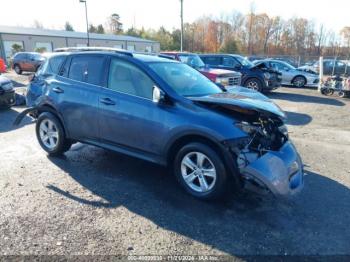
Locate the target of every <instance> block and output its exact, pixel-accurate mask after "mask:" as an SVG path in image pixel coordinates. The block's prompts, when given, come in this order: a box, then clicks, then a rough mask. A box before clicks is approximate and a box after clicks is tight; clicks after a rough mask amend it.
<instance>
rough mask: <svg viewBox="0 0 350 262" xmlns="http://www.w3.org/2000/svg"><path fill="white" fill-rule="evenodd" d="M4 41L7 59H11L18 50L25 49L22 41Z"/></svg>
mask: <svg viewBox="0 0 350 262" xmlns="http://www.w3.org/2000/svg"><path fill="white" fill-rule="evenodd" d="M3 43H4V51H5V56H6V59H9V58H10V57H12V56H13V55H14V54H16V53H18V52H21V51H24V44H23V42H22V41H4V42H3Z"/></svg>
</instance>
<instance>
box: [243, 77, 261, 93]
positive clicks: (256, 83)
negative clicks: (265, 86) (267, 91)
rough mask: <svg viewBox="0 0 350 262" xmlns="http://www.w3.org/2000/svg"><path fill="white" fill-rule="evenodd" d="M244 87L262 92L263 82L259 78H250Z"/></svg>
mask: <svg viewBox="0 0 350 262" xmlns="http://www.w3.org/2000/svg"><path fill="white" fill-rule="evenodd" d="M244 86H245V87H246V88H249V89H252V90H255V91H258V92H261V91H262V84H261V81H260V80H259V79H257V78H250V79H248V80H247V81H246V82H245V83H244Z"/></svg>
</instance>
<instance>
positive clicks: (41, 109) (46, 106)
mask: <svg viewBox="0 0 350 262" xmlns="http://www.w3.org/2000/svg"><path fill="white" fill-rule="evenodd" d="M44 112H49V113H51V114H53V115H54V116H55V117H57V119H58V120H59V121H60V123H61V125H62V128H63V132H64V134H65V136H66V137H67V138H68V137H69V132H68V131H67V129H66V127H65V124H64V120H63V117H62V116H61V114H60V113H59V112H58V111H57V110H56V108H55V107H53V106H52V105H50V104H43V105H41V106H40V107H38V109H37V117H39V115H40V114H41V113H44Z"/></svg>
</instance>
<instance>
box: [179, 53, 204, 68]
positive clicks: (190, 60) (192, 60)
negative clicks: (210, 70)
mask: <svg viewBox="0 0 350 262" xmlns="http://www.w3.org/2000/svg"><path fill="white" fill-rule="evenodd" d="M179 59H180V61H181V62H182V63H185V64H188V65H189V66H191V67H193V68H202V67H204V66H205V64H204V63H203V61H202V59H201V58H200V57H199V56H198V55H179Z"/></svg>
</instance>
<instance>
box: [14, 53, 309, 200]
mask: <svg viewBox="0 0 350 262" xmlns="http://www.w3.org/2000/svg"><path fill="white" fill-rule="evenodd" d="M162 56H165V55H162ZM180 56H181V54H180ZM179 59H180V58H179ZM182 59H183V60H181V59H180V60H181V61H186V63H189V64H190V65H192V66H193V67H195V68H196V66H197V64H196V63H197V62H198V63H199V65H201V64H200V61H199V60H197V57H192V56H190V55H188V56H187V57H185V58H182ZM186 59H187V60H186ZM191 61H192V62H191ZM195 68H192V67H191V66H188V65H187V64H185V63H180V62H178V61H176V60H174V59H169V58H162V57H159V56H155V55H153V56H152V55H143V54H136V53H131V52H127V51H120V50H101V51H97V50H96V49H95V50H94V51H90V52H79V51H74V52H60V53H54V54H52V55H51V56H49V57H48V58H47V59H46V61H45V62H44V64H43V65H42V66H41V67H40V69H39V70H38V72H37V73H36V74H35V77H33V79H32V80H31V82H30V84H29V87H28V93H27V103H28V106H29V108H28V109H26V110H24V111H23V112H22V113H21V114H19V116H18V117H17V119H16V123H15V124H18V123H19V122H20V121H21V119H23V117H24V116H25V115H26V114H30V115H31V116H33V117H34V118H36V119H37V121H36V135H37V139H38V141H39V144H40V145H41V147H42V148H43V149H44V150H45V151H46V152H48V154H50V155H58V154H62V153H64V152H65V151H67V150H69V148H70V147H71V145H72V144H74V143H76V142H78V141H79V142H82V143H88V144H92V145H95V146H99V147H103V148H107V149H111V150H114V151H117V152H121V153H124V154H127V155H131V156H134V157H138V158H141V159H144V160H147V161H151V162H154V163H157V164H160V165H167V166H169V167H171V169H172V171H173V172H174V174H175V176H176V177H177V179H178V181H179V182H180V184H181V185H182V186H183V188H184V189H185V190H186V191H187V192H188V193H190V194H191V195H193V196H195V197H197V198H200V199H213V198H217V197H220V196H222V195H223V194H224V192H225V191H226V190H228V189H230V190H235V191H236V190H239V189H240V188H242V187H253V188H255V189H258V190H261V191H263V192H267V191H269V192H272V193H274V194H275V195H277V196H283V197H285V196H290V195H293V194H295V193H297V192H298V191H300V190H301V188H302V187H303V164H302V161H301V158H300V156H299V154H298V152H297V151H296V149H295V147H294V146H293V144H292V142H291V141H290V140H289V137H288V131H287V128H286V126H285V125H284V120H285V114H284V112H283V111H282V110H281V109H280V108H279V107H278V106H277V105H275V104H274V103H273V102H272V101H271V100H269V99H268V98H267V97H265V96H264V95H262V94H260V93H259V92H256V91H254V90H249V89H247V88H242V87H237V88H230V89H226V88H223V87H221V86H220V85H217V84H214V83H213V81H210V80H209V79H208V77H206V76H204V75H203V74H201V73H200V72H199V71H198V70H196V69H195ZM200 70H202V67H201V66H200ZM230 72H231V73H232V71H230ZM232 74H236V73H232ZM220 77H221V76H220ZM140 130H142V132H140ZM229 182H230V183H229Z"/></svg>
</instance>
